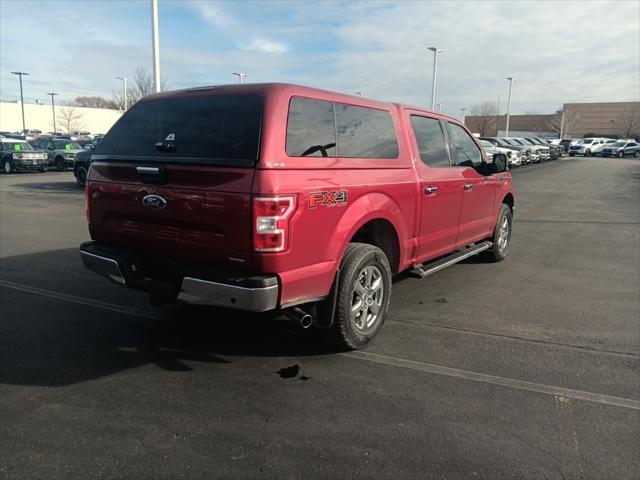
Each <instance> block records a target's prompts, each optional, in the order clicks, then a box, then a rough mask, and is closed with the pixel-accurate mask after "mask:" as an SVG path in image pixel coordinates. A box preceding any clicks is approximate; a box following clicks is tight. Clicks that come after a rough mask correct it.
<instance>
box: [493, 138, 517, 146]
mask: <svg viewBox="0 0 640 480" xmlns="http://www.w3.org/2000/svg"><path fill="white" fill-rule="evenodd" d="M497 140H498V143H499V144H500V145H502V146H505V147H514V146H516V144H515V143H512V142H510V141H509V140H507V139H506V138H498V139H497Z"/></svg>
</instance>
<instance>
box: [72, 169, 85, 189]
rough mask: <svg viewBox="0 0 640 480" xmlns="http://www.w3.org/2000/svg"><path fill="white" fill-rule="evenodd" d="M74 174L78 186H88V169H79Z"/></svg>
mask: <svg viewBox="0 0 640 480" xmlns="http://www.w3.org/2000/svg"><path fill="white" fill-rule="evenodd" d="M74 173H75V175H76V182H77V184H78V185H79V186H80V187H82V188H84V186H85V185H86V184H87V169H86V168H85V167H78V168H76V171H75V172H74Z"/></svg>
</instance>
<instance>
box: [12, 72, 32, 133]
mask: <svg viewBox="0 0 640 480" xmlns="http://www.w3.org/2000/svg"><path fill="white" fill-rule="evenodd" d="M11 73H12V74H13V75H18V77H20V106H21V107H22V131H23V132H24V131H25V130H26V129H27V127H25V126H24V98H23V96H22V76H23V75H29V74H28V73H27V72H11Z"/></svg>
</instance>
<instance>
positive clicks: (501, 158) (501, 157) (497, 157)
mask: <svg viewBox="0 0 640 480" xmlns="http://www.w3.org/2000/svg"><path fill="white" fill-rule="evenodd" d="M490 165H491V167H492V168H491V173H501V172H506V171H507V170H509V163H508V161H507V156H506V155H505V154H504V153H496V154H494V155H493V163H492V164H490Z"/></svg>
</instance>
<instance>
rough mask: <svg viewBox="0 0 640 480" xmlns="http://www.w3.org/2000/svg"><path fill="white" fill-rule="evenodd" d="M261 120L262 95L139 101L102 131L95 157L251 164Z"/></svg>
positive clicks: (254, 158)
mask: <svg viewBox="0 0 640 480" xmlns="http://www.w3.org/2000/svg"><path fill="white" fill-rule="evenodd" d="M261 125H262V97H261V96H258V95H208V96H200V95H199V96H192V97H181V98H166V99H163V98H160V99H157V100H155V99H154V100H148V101H141V102H138V103H136V104H135V105H134V106H133V107H131V108H130V109H129V110H128V111H127V112H126V113H125V114H124V115H123V116H122V118H121V119H120V120H119V121H118V122H117V123H116V124H115V125H114V126H113V128H111V130H110V131H109V133H107V135H105V136H104V138H103V140H102V141H101V142H100V143H99V144H98V146H97V147H96V150H95V153H94V158H95V159H96V160H101V159H102V160H105V159H112V160H127V161H131V160H134V161H135V160H140V161H159V162H180V163H206V164H209V163H213V164H220V165H229V166H239V167H247V166H253V165H254V164H255V162H256V160H257V159H258V149H259V143H260V128H261Z"/></svg>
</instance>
